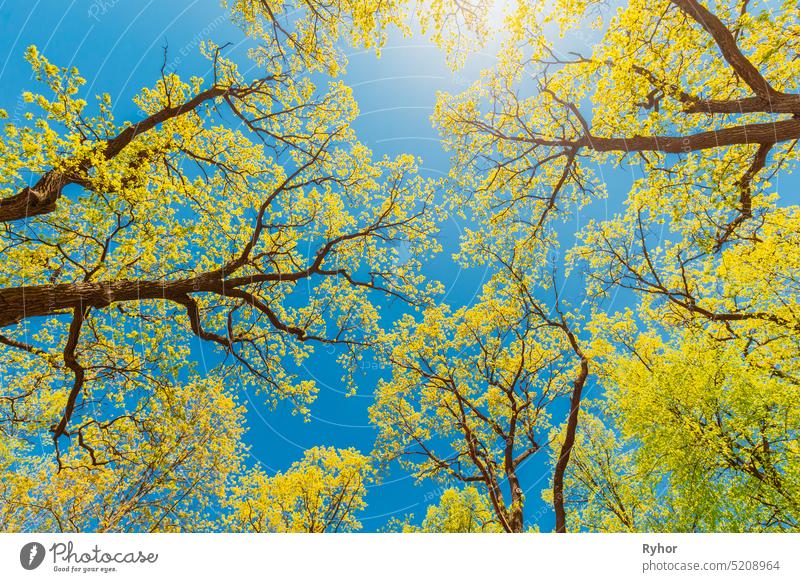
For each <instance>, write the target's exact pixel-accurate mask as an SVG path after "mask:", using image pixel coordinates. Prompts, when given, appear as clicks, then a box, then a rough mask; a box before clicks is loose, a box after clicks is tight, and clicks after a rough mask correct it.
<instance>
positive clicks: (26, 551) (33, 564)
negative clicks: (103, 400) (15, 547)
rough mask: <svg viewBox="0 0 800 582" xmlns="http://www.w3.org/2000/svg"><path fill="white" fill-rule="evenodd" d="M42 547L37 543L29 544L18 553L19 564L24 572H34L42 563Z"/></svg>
mask: <svg viewBox="0 0 800 582" xmlns="http://www.w3.org/2000/svg"><path fill="white" fill-rule="evenodd" d="M44 554H45V551H44V546H43V545H42V544H40V543H39V542H29V543H27V544H25V545H24V546H22V549H21V550H20V551H19V563H20V564H22V567H23V568H25V569H26V570H35V569H36V568H38V567H39V566H41V565H42V562H43V561H44Z"/></svg>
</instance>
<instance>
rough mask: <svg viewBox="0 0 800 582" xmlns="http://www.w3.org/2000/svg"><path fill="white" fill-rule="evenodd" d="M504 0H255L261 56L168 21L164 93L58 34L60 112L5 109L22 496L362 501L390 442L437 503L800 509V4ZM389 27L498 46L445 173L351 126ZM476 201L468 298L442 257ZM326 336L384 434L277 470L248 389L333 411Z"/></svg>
mask: <svg viewBox="0 0 800 582" xmlns="http://www.w3.org/2000/svg"><path fill="white" fill-rule="evenodd" d="M501 4H502V6H500V8H502V12H503V14H502V16H501V17H499V18H498V16H497V15H496V14H495V11H496V9H497V8H498V6H494V5H493V4H492V3H488V2H486V1H485V0H474V1H472V0H469V1H467V2H462V1H460V0H431V1H430V2H424V3H421V4H413V5H412V4H411V3H408V2H405V1H403V0H391V1H389V2H377V3H375V2H352V1H350V0H333V1H331V2H318V1H317V0H301V1H298V2H288V1H286V2H284V1H281V2H267V1H264V0H228V1H225V2H223V7H224V8H225V9H226V10H228V11H229V14H230V18H231V19H232V21H233V22H234V23H236V24H237V25H238V26H239V27H240V28H241V30H242V31H243V34H244V35H247V37H248V38H249V39H250V40H249V42H251V43H252V48H251V49H250V50H249V52H248V57H247V62H241V61H240V60H239V61H237V60H236V59H234V58H232V57H231V56H230V55H229V51H228V46H227V45H225V44H215V42H214V39H207V40H205V41H204V42H203V43H202V44H201V45H200V47H199V48H198V50H199V51H200V52H201V53H202V55H203V57H204V58H205V59H206V61H207V63H208V71H209V73H208V74H206V75H204V76H190V77H181V76H179V75H178V74H177V73H174V72H169V70H168V68H167V67H166V62H167V54H166V52H165V55H164V63H165V66H164V67H162V69H161V71H160V72H159V71H154V74H153V82H152V84H151V85H149V86H145V87H142V88H141V90H139V91H138V92H137V95H136V97H135V98H134V101H133V105H135V107H136V109H137V110H138V111H139V117H138V118H137V119H135V120H118V119H117V118H116V117H115V114H114V110H115V107H116V105H117V104H116V103H115V102H114V100H112V98H111V97H110V95H109V94H108V93H100V94H99V95H96V96H92V95H90V94H89V93H90V91H89V90H87V89H86V81H85V79H84V78H83V77H82V76H81V72H79V71H78V70H77V69H76V68H74V67H63V66H61V64H60V63H57V62H51V60H49V59H51V58H54V57H52V56H47V55H44V54H42V53H41V52H40V51H39V50H38V49H37V48H36V47H35V46H31V47H30V48H28V50H27V51H26V53H25V58H26V59H27V61H28V63H29V65H30V67H31V70H32V74H33V75H32V78H31V80H32V82H35V86H32V87H30V88H28V90H27V91H28V92H25V93H24V94H23V99H24V101H25V102H26V103H27V104H29V105H30V106H31V107H32V112H30V113H28V114H27V115H26V117H25V118H24V119H17V118H16V117H15V118H9V116H8V114H7V113H6V112H5V111H1V110H0V115H1V116H2V117H3V118H4V119H6V123H5V125H4V128H3V131H2V135H0V225H1V226H0V228H1V231H0V239H1V240H2V257H3V265H4V267H5V268H4V269H2V272H0V328H1V329H0V344H2V347H1V348H0V349H2V353H3V356H2V359H0V378H2V393H0V434H2V439H1V440H0V472H2V485H0V524H2V527H3V530H5V531H30V530H40V531H207V530H216V529H220V530H226V531H229V530H232V531H272V532H275V531H282V532H283V531H285V532H289V531H306V532H323V531H353V530H356V529H359V528H360V527H361V522H360V519H359V516H358V515H359V512H362V511H363V510H364V508H365V507H366V504H367V502H368V489H369V488H370V487H372V486H373V485H378V484H379V483H380V480H381V478H382V475H384V474H385V471H386V470H388V469H390V468H393V469H397V468H399V469H400V470H403V471H405V472H407V473H408V474H409V475H411V476H412V477H413V478H414V479H416V480H418V481H428V482H436V483H441V484H445V485H446V486H447V489H446V490H445V491H444V492H443V494H442V495H441V499H440V501H439V504H438V505H432V506H430V507H429V508H428V509H427V510H426V514H425V517H424V521H422V522H421V525H418V526H417V525H414V524H411V523H407V524H406V525H405V526H404V527H403V528H402V529H404V530H405V531H506V532H522V531H530V530H535V529H537V528H539V526H540V525H541V523H549V521H548V520H550V511H551V510H552V517H553V518H554V519H553V521H554V524H553V529H554V530H555V531H557V532H565V531H587V530H588V531H762V530H764V531H783V530H797V529H798V527H800V524H798V520H800V472H798V471H800V440H798V439H799V438H800V434H798V431H799V429H800V404H798V402H800V399H799V398H798V397H799V396H800V393H798V390H800V388H799V387H800V368H799V367H798V366H799V365H800V364H798V358H797V354H798V351H799V349H800V283H799V282H798V277H797V273H798V272H800V207H798V205H797V192H796V188H797V183H796V182H792V177H791V176H792V172H793V171H794V170H795V167H796V165H797V162H798V156H800V153H798V148H797V147H796V146H797V140H798V138H800V87H798V79H800V58H798V54H800V9H799V8H798V6H797V3H796V2H793V1H791V0H784V1H771V0H756V1H750V2H739V1H736V2H734V1H732V0H714V1H713V2H712V1H710V0H702V1H701V0H658V1H656V2H646V1H644V0H625V1H620V2H617V3H613V5H609V4H608V3H607V2H605V1H600V0H569V1H567V0H555V1H554V2H550V3H544V2H534V1H532V0H519V1H517V2H513V3H501ZM612 9H613V10H612ZM586 31H591V32H590V33H586ZM391 34H404V35H408V36H411V35H422V36H423V37H425V38H428V39H429V40H430V41H432V42H433V43H435V44H436V45H437V46H439V47H440V48H441V50H442V51H443V53H444V55H445V58H446V59H447V62H448V63H449V65H450V66H451V67H452V68H453V70H454V71H460V70H462V68H463V67H464V66H465V65H466V64H467V63H469V62H470V58H471V53H473V52H474V51H475V50H477V49H479V48H480V49H483V50H487V51H493V53H496V59H495V60H494V61H493V64H492V65H490V66H488V67H487V68H485V69H484V70H482V71H481V72H480V74H479V75H478V76H477V77H476V79H475V80H474V82H472V83H470V84H469V85H468V86H466V87H465V88H464V90H463V91H461V92H459V93H456V94H448V93H445V92H441V93H439V94H438V95H437V101H436V104H435V107H434V108H433V110H432V116H431V123H432V125H433V127H434V128H435V129H436V130H437V131H438V132H439V135H440V138H441V143H442V146H443V148H444V149H445V151H446V152H447V153H448V154H449V156H450V171H449V174H448V175H447V176H446V177H444V178H436V179H434V178H429V177H426V176H425V175H424V174H423V172H422V171H421V166H422V165H423V164H424V160H421V159H419V158H418V156H417V155H416V153H415V152H414V151H409V152H407V153H404V154H400V155H397V156H391V157H390V156H377V155H375V154H374V153H373V152H372V151H371V149H370V147H368V145H367V144H365V143H364V142H363V141H362V140H361V139H360V137H359V135H358V132H357V131H356V130H355V129H354V127H353V124H354V121H355V120H356V118H357V117H358V115H359V109H358V104H357V103H356V100H355V99H354V97H353V92H352V90H351V89H350V88H349V87H348V86H347V84H346V83H345V81H344V80H343V79H342V77H343V75H344V73H345V72H346V68H347V65H348V63H347V49H349V48H354V47H357V48H361V49H369V50H371V51H374V52H375V58H376V59H379V58H380V54H381V49H382V48H383V47H384V46H385V45H386V43H387V39H388V38H389V36H390V35H391ZM576 34H583V36H582V37H581V39H582V41H581V43H579V44H581V45H582V47H581V48H576V46H574V45H575V35H576ZM573 49H576V50H573ZM83 74H87V72H86V71H84V72H83ZM89 74H91V72H89ZM101 90H102V89H101ZM598 205H599V206H600V207H602V208H605V212H604V213H603V212H597V211H593V210H592V209H597V208H598ZM584 210H585V211H586V212H589V214H590V216H592V219H591V220H589V221H588V222H586V221H585V220H582V219H580V220H579V218H580V216H581V212H583V211H584ZM448 218H453V219H459V220H461V221H463V224H464V225H465V227H464V229H463V232H462V235H461V238H460V240H459V241H458V244H459V248H458V251H457V253H455V254H454V256H453V257H452V259H453V261H455V262H457V263H458V264H459V265H460V266H461V267H462V268H464V269H467V270H468V269H483V270H484V271H485V273H486V277H485V280H484V281H483V283H482V286H481V288H480V289H479V290H478V292H477V293H476V297H475V300H474V301H472V302H470V303H469V304H459V303H457V302H455V303H454V302H453V301H451V300H450V299H449V298H448V297H447V296H444V295H443V294H442V291H443V287H444V286H443V284H442V282H441V281H438V280H437V278H436V277H435V274H433V276H432V274H431V272H430V270H429V269H427V267H428V266H429V265H430V262H431V260H432V259H433V258H434V257H435V256H436V255H437V254H438V253H440V252H441V251H442V244H441V242H440V241H439V239H438V234H439V233H440V230H441V229H442V225H443V223H444V221H445V220H446V219H448ZM572 223H576V224H578V225H579V226H578V228H577V229H576V228H572V229H570V228H569V227H568V226H569V225H570V224H572ZM620 298H622V300H621V301H620V300H619V299H620ZM387 301H393V302H398V303H400V304H403V305H404V306H405V307H404V310H405V311H404V312H403V313H402V314H401V315H400V316H398V317H391V318H390V317H387V310H386V309H385V305H386V302H387ZM390 313H394V312H390ZM196 342H202V344H203V345H204V346H205V347H207V348H208V349H211V350H213V353H214V354H215V355H216V359H215V360H214V361H215V362H217V361H218V363H215V364H214V366H213V368H212V369H210V370H201V369H200V368H199V366H198V362H197V359H196V357H195V356H194V355H193V354H192V346H193V345H194V344H195V343H196ZM320 347H335V348H336V354H337V358H336V360H337V365H338V367H339V368H340V370H341V374H342V384H343V387H344V390H343V391H344V392H347V391H350V392H353V391H355V390H356V389H357V388H361V389H362V390H363V389H366V390H368V391H369V392H370V393H373V396H374V400H373V402H372V405H371V407H370V409H369V416H370V421H371V423H372V424H373V426H374V427H375V429H376V430H377V437H376V441H375V446H374V450H373V451H358V450H356V449H354V448H352V447H343V448H335V447H332V446H329V445H330V443H320V446H317V447H314V448H310V449H309V450H307V451H306V452H305V454H304V456H303V457H302V458H301V459H297V460H296V462H295V463H294V464H293V465H291V467H289V468H287V469H286V470H285V471H278V472H276V473H274V474H269V473H268V472H266V471H265V469H264V468H262V467H259V466H257V465H254V464H253V463H252V462H251V460H249V459H248V454H247V453H248V446H247V440H246V438H245V433H246V422H245V415H246V407H245V406H244V405H242V404H241V403H240V399H241V391H243V390H245V389H248V390H249V389H252V390H253V391H254V392H256V393H257V394H258V395H259V398H261V399H262V402H264V403H265V404H266V405H268V406H270V407H272V408H275V407H276V406H277V405H278V404H279V403H280V402H284V401H285V402H287V403H289V405H290V406H291V409H292V411H293V412H294V413H296V414H299V415H301V416H305V417H306V418H308V417H309V416H310V415H311V414H312V410H313V406H314V401H315V398H316V395H317V391H318V387H317V386H316V384H315V382H314V381H313V380H311V379H308V378H306V377H304V376H303V375H302V374H300V373H299V370H300V369H301V368H302V366H303V365H304V364H305V363H308V362H312V363H313V362H317V361H321V360H318V359H317V358H319V351H320V350H319V348H320ZM365 357H368V358H374V359H376V360H377V361H379V362H380V364H381V367H382V368H381V369H382V370H383V372H384V373H383V374H382V377H381V378H380V379H379V380H377V381H376V382H375V384H374V385H371V386H367V387H364V386H359V385H358V382H359V377H358V375H357V374H356V372H357V370H358V366H359V363H360V362H362V361H363V359H364V358H365ZM537 472H538V473H537ZM533 473H537V475H538V478H534V476H533ZM543 504H546V506H547V507H548V510H547V512H544V513H543V512H542V511H541V510H539V511H536V512H534V511H533V509H532V508H533V507H538V506H541V505H543ZM544 515H546V516H547V517H545V518H543V516H544ZM549 527H550V526H549V525H548V527H547V528H548V529H549Z"/></svg>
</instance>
